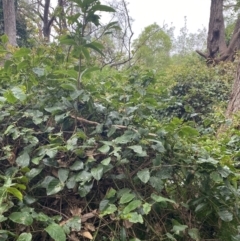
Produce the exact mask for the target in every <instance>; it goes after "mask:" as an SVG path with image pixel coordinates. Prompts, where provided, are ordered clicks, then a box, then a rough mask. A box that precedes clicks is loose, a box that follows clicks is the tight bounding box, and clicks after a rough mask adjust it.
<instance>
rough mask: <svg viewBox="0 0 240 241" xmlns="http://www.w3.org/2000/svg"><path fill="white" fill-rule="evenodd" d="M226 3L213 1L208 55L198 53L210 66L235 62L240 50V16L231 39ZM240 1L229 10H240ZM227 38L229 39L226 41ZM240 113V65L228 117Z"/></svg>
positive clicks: (231, 4)
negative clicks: (225, 18)
mask: <svg viewBox="0 0 240 241" xmlns="http://www.w3.org/2000/svg"><path fill="white" fill-rule="evenodd" d="M224 3H227V4H228V3H229V1H224V0H211V9H210V19H209V29H208V38H207V53H203V52H201V51H197V53H198V54H200V55H201V56H203V57H204V58H206V60H207V63H208V64H213V65H215V64H218V63H219V62H221V61H233V60H234V59H235V57H236V53H237V52H238V51H239V50H240V15H238V16H237V19H236V23H235V26H234V28H233V32H232V35H231V37H229V33H228V34H227V35H226V28H225V25H224V14H223V11H224ZM239 6H240V1H239V0H235V1H231V2H230V4H228V5H227V6H225V7H227V9H229V8H230V7H234V10H239ZM226 36H227V37H228V39H226ZM238 111H240V63H239V64H238V67H237V72H236V76H235V81H234V84H233V89H232V94H231V97H230V101H229V103H228V107H227V111H226V116H227V117H231V115H232V114H233V113H235V112H238Z"/></svg>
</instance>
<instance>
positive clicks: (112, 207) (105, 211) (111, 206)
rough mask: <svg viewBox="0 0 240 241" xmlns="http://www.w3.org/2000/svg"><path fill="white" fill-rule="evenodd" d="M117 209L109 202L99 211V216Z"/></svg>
mask: <svg viewBox="0 0 240 241" xmlns="http://www.w3.org/2000/svg"><path fill="white" fill-rule="evenodd" d="M116 211H117V207H116V206H115V205H114V204H109V205H108V206H107V208H105V209H104V210H103V211H102V212H101V214H100V215H101V216H105V215H109V214H112V213H114V212H116Z"/></svg>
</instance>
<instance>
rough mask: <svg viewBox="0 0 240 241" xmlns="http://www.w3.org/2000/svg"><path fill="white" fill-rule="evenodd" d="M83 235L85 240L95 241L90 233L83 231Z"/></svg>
mask: <svg viewBox="0 0 240 241" xmlns="http://www.w3.org/2000/svg"><path fill="white" fill-rule="evenodd" d="M81 234H82V236H83V237H85V238H88V239H93V236H92V234H91V233H89V232H88V231H83V232H82V233H81Z"/></svg>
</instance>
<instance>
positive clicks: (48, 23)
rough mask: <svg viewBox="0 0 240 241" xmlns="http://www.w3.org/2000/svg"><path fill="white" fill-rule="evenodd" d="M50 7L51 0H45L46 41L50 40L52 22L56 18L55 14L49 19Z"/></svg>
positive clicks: (44, 32) (44, 30) (44, 28)
mask: <svg viewBox="0 0 240 241" xmlns="http://www.w3.org/2000/svg"><path fill="white" fill-rule="evenodd" d="M49 8H50V0H45V5H44V13H43V36H44V38H45V40H46V41H48V42H49V41H50V34H51V27H52V23H53V21H54V20H55V16H52V17H51V18H50V19H49Z"/></svg>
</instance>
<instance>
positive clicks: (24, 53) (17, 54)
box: [13, 48, 31, 58]
mask: <svg viewBox="0 0 240 241" xmlns="http://www.w3.org/2000/svg"><path fill="white" fill-rule="evenodd" d="M30 53H31V50H30V49H29V48H20V49H19V50H18V51H16V52H15V53H14V54H13V56H14V57H15V58H19V57H25V56H27V55H29V54H30Z"/></svg>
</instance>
